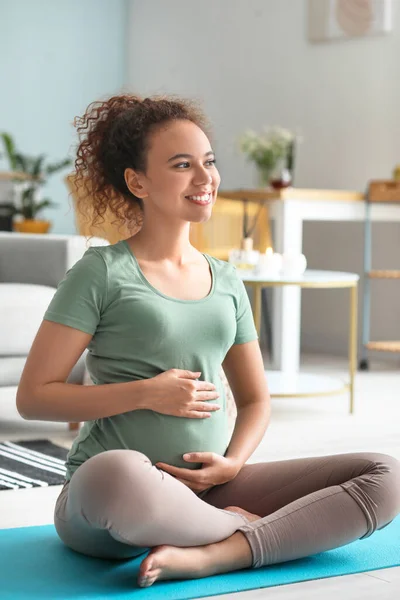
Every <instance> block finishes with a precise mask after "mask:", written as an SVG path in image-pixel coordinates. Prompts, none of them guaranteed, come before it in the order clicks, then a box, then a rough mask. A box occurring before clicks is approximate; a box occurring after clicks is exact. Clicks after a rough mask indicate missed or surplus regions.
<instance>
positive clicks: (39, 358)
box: [17, 320, 150, 422]
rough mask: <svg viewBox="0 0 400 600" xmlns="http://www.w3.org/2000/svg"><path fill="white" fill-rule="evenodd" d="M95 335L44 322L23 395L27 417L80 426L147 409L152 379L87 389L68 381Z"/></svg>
mask: <svg viewBox="0 0 400 600" xmlns="http://www.w3.org/2000/svg"><path fill="white" fill-rule="evenodd" d="M91 339H92V336H91V335H90V334H88V333H84V332H83V331H79V330H78V329H74V328H72V327H67V326H66V325H61V324H59V323H54V322H52V321H46V320H44V321H43V322H42V324H41V326H40V328H39V331H38V333H37V335H36V337H35V340H34V342H33V344H32V348H31V350H30V352H29V355H28V358H27V361H26V364H25V368H24V371H23V373H22V377H21V381H20V383H19V386H18V392H17V410H18V412H19V414H20V415H21V416H22V417H23V418H24V419H38V420H43V421H65V422H80V421H88V420H92V419H100V418H102V417H110V416H112V415H117V414H121V413H124V412H128V411H130V410H137V409H144V408H146V406H145V399H146V396H147V390H148V383H149V381H150V380H149V379H144V380H139V381H132V382H127V383H111V384H106V385H95V386H83V385H75V384H70V383H66V380H67V378H68V376H69V374H70V372H71V370H72V368H73V366H74V365H75V364H76V362H77V361H78V359H79V357H80V356H81V354H82V353H83V351H84V350H85V349H86V348H87V346H88V344H89V342H90V340H91Z"/></svg>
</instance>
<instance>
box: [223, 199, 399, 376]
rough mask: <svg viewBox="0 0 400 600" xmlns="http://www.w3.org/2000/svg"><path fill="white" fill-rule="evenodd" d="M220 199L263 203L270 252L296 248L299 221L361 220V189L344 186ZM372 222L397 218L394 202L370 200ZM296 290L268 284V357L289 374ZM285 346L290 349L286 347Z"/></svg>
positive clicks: (295, 342) (296, 338)
mask: <svg viewBox="0 0 400 600" xmlns="http://www.w3.org/2000/svg"><path fill="white" fill-rule="evenodd" d="M218 195H219V196H220V197H221V198H227V199H231V200H237V201H241V202H243V201H246V200H251V201H253V202H254V201H257V202H260V203H265V204H266V206H267V207H268V212H269V218H270V219H271V220H273V221H274V244H273V246H274V251H275V252H280V253H284V252H294V253H299V254H300V253H301V252H302V246H303V223H304V221H360V222H363V221H364V219H365V194H364V193H361V192H356V191H346V190H317V189H297V188H285V189H282V190H272V189H268V188H265V189H237V190H231V191H229V190H223V191H220V192H219V193H218ZM371 220H372V221H373V222H377V221H380V222H393V221H400V204H395V203H387V204H385V203H375V204H372V206H371ZM300 316H301V290H300V288H299V287H298V286H297V287H296V286H280V287H275V289H274V302H273V312H272V327H273V332H274V335H273V346H272V361H273V367H274V368H275V369H279V370H282V371H284V372H286V373H292V374H295V373H297V372H298V370H299V357H300ZM288 348H290V349H291V350H290V352H289V351H288Z"/></svg>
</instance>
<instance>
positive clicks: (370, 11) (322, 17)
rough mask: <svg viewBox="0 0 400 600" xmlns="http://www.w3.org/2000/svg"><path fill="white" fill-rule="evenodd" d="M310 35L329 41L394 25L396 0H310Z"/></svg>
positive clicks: (371, 32)
mask: <svg viewBox="0 0 400 600" xmlns="http://www.w3.org/2000/svg"><path fill="white" fill-rule="evenodd" d="M307 9H308V38H309V40H310V41H312V42H326V41H331V40H344V39H354V38H363V37H366V36H371V35H379V34H384V33H388V32H389V31H391V29H392V0H308V7H307Z"/></svg>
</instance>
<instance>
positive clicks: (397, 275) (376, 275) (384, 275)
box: [366, 269, 400, 279]
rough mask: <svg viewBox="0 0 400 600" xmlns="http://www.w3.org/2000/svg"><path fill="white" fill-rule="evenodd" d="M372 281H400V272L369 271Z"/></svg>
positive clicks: (388, 270) (368, 275) (368, 274)
mask: <svg viewBox="0 0 400 600" xmlns="http://www.w3.org/2000/svg"><path fill="white" fill-rule="evenodd" d="M366 275H367V277H369V278H370V279H400V271H395V270H390V269H387V270H380V271H369V272H368V273H366Z"/></svg>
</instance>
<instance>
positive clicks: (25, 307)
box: [0, 283, 56, 356]
mask: <svg viewBox="0 0 400 600" xmlns="http://www.w3.org/2000/svg"><path fill="white" fill-rule="evenodd" d="M55 292H56V288H53V287H49V286H46V285H34V284H26V283H0V356H26V355H27V354H28V352H29V350H30V347H31V345H32V342H33V340H34V338H35V335H36V333H37V331H38V329H39V326H40V324H41V322H42V319H43V316H44V313H45V311H46V309H47V307H48V305H49V304H50V301H51V299H52V298H53V296H54V294H55Z"/></svg>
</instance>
